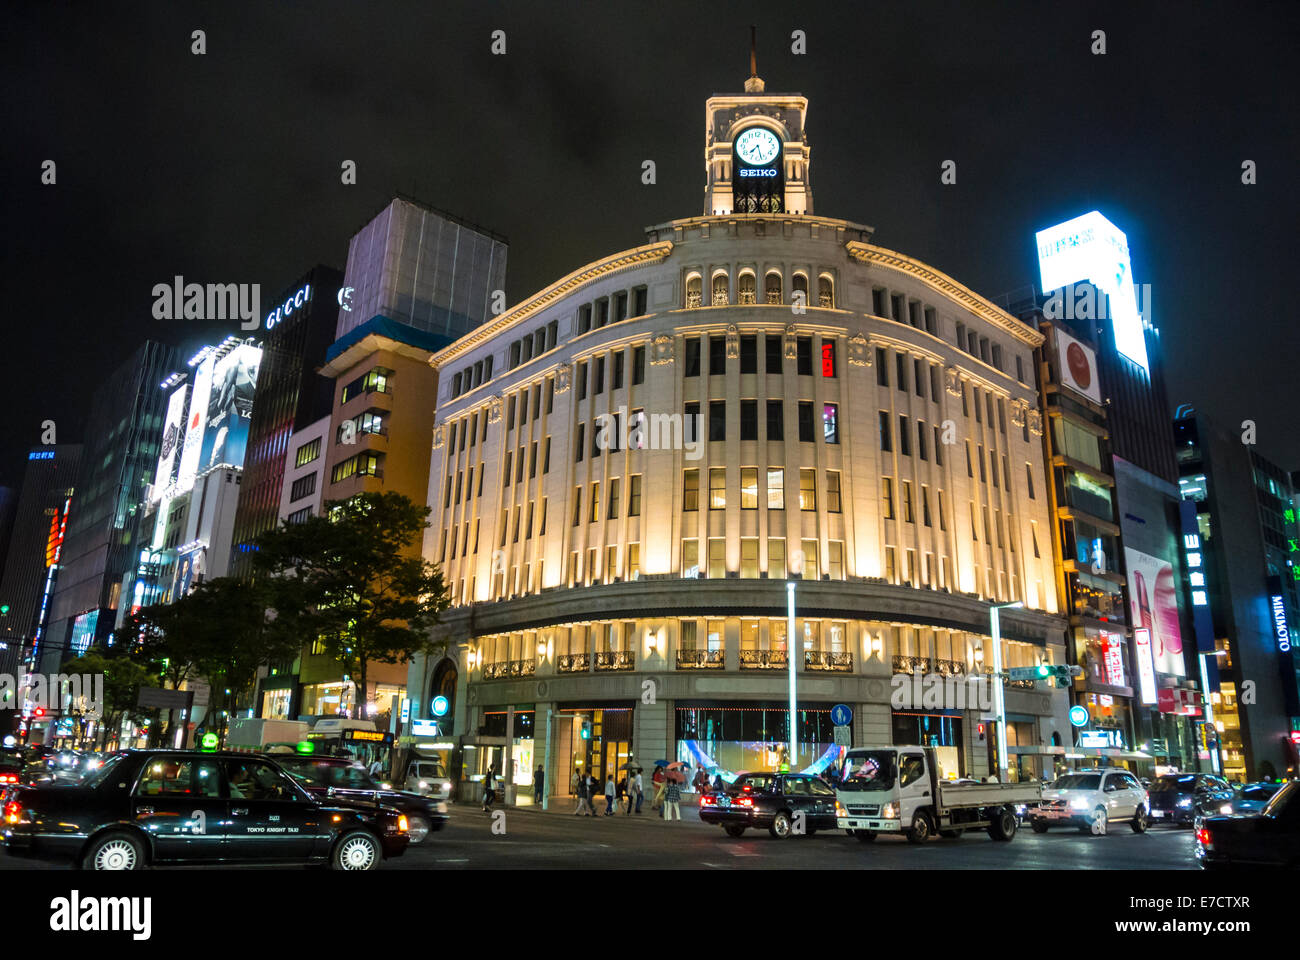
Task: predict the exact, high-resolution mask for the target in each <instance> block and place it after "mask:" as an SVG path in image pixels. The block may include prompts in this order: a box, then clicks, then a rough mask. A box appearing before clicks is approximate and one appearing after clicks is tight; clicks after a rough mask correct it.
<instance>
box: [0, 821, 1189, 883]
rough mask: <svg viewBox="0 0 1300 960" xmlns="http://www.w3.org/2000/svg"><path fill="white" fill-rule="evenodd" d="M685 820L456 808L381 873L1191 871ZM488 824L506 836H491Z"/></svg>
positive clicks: (1029, 843) (1110, 858) (1159, 835)
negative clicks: (736, 828) (784, 834)
mask: <svg viewBox="0 0 1300 960" xmlns="http://www.w3.org/2000/svg"><path fill="white" fill-rule="evenodd" d="M682 817H683V819H682V820H681V821H672V822H665V821H663V820H660V819H658V818H657V817H655V816H653V815H652V814H650V813H649V812H648V811H647V812H646V813H643V814H641V815H640V816H639V817H638V816H632V817H627V816H622V815H616V816H613V817H603V816H602V817H574V816H571V815H568V814H557V813H541V812H539V811H534V810H530V809H527V808H523V809H514V810H512V809H506V810H505V811H504V820H501V819H499V818H498V819H496V820H494V819H493V818H491V817H489V816H488V815H487V814H485V813H483V812H482V811H480V810H477V809H475V808H473V807H465V806H454V807H452V815H451V822H450V823H449V824H448V825H447V827H446V828H445V829H443V830H441V831H439V832H438V833H436V834H434V835H433V836H432V837H430V839H429V840H428V841H427V842H425V843H424V844H421V845H420V846H416V847H411V848H410V849H409V850H408V851H407V853H406V854H405V855H404V856H402V857H399V858H397V859H395V860H390V861H386V862H385V863H384V864H383V867H382V869H384V870H545V869H584V870H586V869H591V870H619V869H628V870H631V869H640V870H644V869H687V870H765V869H793V870H800V869H806V870H827V869H832V870H834V869H844V870H873V869H874V870H896V869H914V870H988V869H995V870H997V869H1005V870H1061V869H1067V870H1079V869H1085V870H1107V869H1125V870H1194V869H1197V867H1196V863H1195V860H1194V859H1193V856H1192V845H1193V840H1192V831H1191V830H1188V829H1175V828H1172V827H1163V826H1162V827H1156V828H1153V829H1151V830H1150V831H1148V832H1147V833H1145V834H1142V835H1138V834H1134V833H1133V832H1132V831H1131V830H1130V829H1129V828H1128V826H1127V825H1125V824H1118V825H1113V826H1112V827H1111V830H1110V832H1109V833H1108V834H1107V835H1106V836H1101V837H1094V836H1087V835H1083V834H1080V833H1078V832H1076V831H1074V830H1071V829H1068V828H1060V829H1055V830H1052V831H1051V832H1049V833H1047V834H1043V835H1037V834H1034V833H1033V832H1032V831H1031V830H1029V829H1028V827H1025V828H1023V829H1021V830H1020V831H1018V832H1017V834H1016V837H1015V839H1014V840H1013V841H1012V842H1011V843H996V842H994V841H992V840H990V839H989V838H988V835H987V834H985V833H984V832H983V831H982V830H981V831H974V832H972V833H968V834H966V835H964V836H962V837H961V838H959V839H955V840H944V839H935V840H931V841H929V842H928V843H925V844H923V845H920V846H918V845H915V844H911V843H908V842H907V841H906V840H904V839H902V838H894V837H881V838H879V839H877V840H876V841H875V842H874V843H859V842H858V841H857V840H855V839H854V838H852V837H847V836H845V835H843V834H841V833H840V832H839V831H830V832H820V831H819V832H818V833H817V835H816V836H812V837H791V838H790V839H788V840H775V839H773V838H772V837H770V836H769V835H768V834H767V832H766V831H763V832H752V833H746V834H745V835H744V836H743V837H742V838H740V839H739V840H733V839H731V838H730V837H728V836H726V835H725V834H724V833H723V832H722V829H721V828H720V827H710V826H708V825H707V824H704V823H701V822H700V820H699V818H698V813H697V812H696V809H695V808H694V807H684V808H683V809H682ZM494 824H496V827H497V829H498V830H501V829H504V832H503V833H494V832H493V825H494ZM23 869H47V870H48V869H54V870H57V869H66V868H65V867H63V866H62V865H59V864H46V863H38V862H33V861H28V860H15V859H11V858H9V857H7V856H5V855H3V854H0V870H23ZM174 869H180V870H188V869H199V868H187V867H180V868H174ZM207 869H211V867H209V868H207ZM230 869H236V868H230Z"/></svg>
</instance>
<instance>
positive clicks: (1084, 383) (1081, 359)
mask: <svg viewBox="0 0 1300 960" xmlns="http://www.w3.org/2000/svg"><path fill="white" fill-rule="evenodd" d="M1065 362H1066V363H1067V364H1068V365H1069V367H1070V376H1072V377H1074V382H1075V383H1077V384H1078V385H1079V387H1080V388H1081V389H1083V390H1087V389H1088V388H1089V387H1091V386H1092V369H1091V368H1090V367H1089V365H1088V355H1087V354H1086V353H1084V352H1083V347H1081V346H1079V345H1078V344H1077V343H1072V344H1070V346H1069V347H1067V348H1066V351H1065Z"/></svg>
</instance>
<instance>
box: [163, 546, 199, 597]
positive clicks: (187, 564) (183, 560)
mask: <svg viewBox="0 0 1300 960" xmlns="http://www.w3.org/2000/svg"><path fill="white" fill-rule="evenodd" d="M205 549H206V548H204V547H195V548H194V549H193V550H187V551H186V552H185V553H182V554H180V555H179V556H178V557H177V558H176V581H175V583H174V584H173V586H172V596H171V602H172V603H175V602H176V601H177V600H179V599H180V598H181V597H183V596H185V595H186V594H188V593H189V592H190V590H191V589H192V588H193V587H194V585H195V584H197V583H198V582H199V581H200V580H202V579H203V566H204V564H203V560H204V551H205Z"/></svg>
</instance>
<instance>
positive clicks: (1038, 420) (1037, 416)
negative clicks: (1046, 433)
mask: <svg viewBox="0 0 1300 960" xmlns="http://www.w3.org/2000/svg"><path fill="white" fill-rule="evenodd" d="M1028 418H1029V432H1030V433H1032V434H1033V435H1034V436H1036V437H1041V436H1042V435H1043V415H1042V414H1041V413H1039V412H1038V411H1037V410H1030V411H1029V413H1028Z"/></svg>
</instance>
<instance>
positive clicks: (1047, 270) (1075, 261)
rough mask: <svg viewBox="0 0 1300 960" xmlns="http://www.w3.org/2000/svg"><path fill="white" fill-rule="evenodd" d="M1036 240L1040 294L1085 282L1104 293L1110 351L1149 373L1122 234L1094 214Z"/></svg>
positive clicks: (1043, 232) (1050, 229)
mask: <svg viewBox="0 0 1300 960" xmlns="http://www.w3.org/2000/svg"><path fill="white" fill-rule="evenodd" d="M1037 242H1038V270H1039V274H1040V275H1041V277H1042V283H1043V292H1044V293H1046V292H1047V291H1049V290H1056V289H1058V288H1060V287H1064V286H1068V285H1070V284H1074V283H1079V282H1080V281H1087V282H1088V283H1091V284H1092V285H1093V286H1094V287H1096V288H1097V289H1098V290H1100V291H1102V292H1103V293H1105V294H1106V296H1107V298H1109V301H1110V305H1109V306H1110V319H1111V323H1112V326H1113V327H1114V329H1115V346H1116V348H1117V349H1118V350H1119V352H1120V353H1122V354H1123V355H1124V356H1126V357H1128V358H1129V359H1130V360H1132V361H1133V362H1134V363H1136V364H1137V365H1138V366H1140V367H1141V368H1142V369H1143V370H1149V367H1148V366H1147V345H1146V338H1145V337H1144V335H1143V332H1142V317H1141V315H1140V314H1139V312H1138V303H1137V291H1136V289H1135V288H1134V286H1133V267H1132V264H1131V263H1130V262H1129V252H1128V238H1127V237H1126V236H1124V232H1123V231H1122V230H1120V229H1119V227H1117V226H1115V224H1113V223H1111V222H1110V221H1109V220H1107V219H1106V218H1105V217H1103V216H1102V215H1101V213H1099V212H1098V211H1096V210H1094V211H1092V212H1091V213H1085V214H1084V215H1083V216H1081V217H1075V218H1074V219H1073V220H1067V221H1066V222H1065V223H1058V224H1057V225H1056V226H1054V227H1048V228H1047V229H1046V230H1040V231H1038V234H1037Z"/></svg>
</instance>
